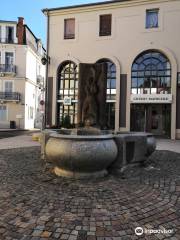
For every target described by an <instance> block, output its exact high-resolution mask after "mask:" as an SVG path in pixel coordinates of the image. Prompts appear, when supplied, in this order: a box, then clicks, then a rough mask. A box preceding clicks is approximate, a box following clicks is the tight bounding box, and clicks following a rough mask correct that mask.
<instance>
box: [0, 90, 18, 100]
mask: <svg viewBox="0 0 180 240" xmlns="http://www.w3.org/2000/svg"><path fill="white" fill-rule="evenodd" d="M0 100H1V101H2V100H4V101H20V100H21V94H20V93H18V92H0Z"/></svg>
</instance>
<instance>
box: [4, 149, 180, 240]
mask: <svg viewBox="0 0 180 240" xmlns="http://www.w3.org/2000/svg"><path fill="white" fill-rule="evenodd" d="M179 173H180V155H179V154H177V153H172V152H168V151H163V152H162V151H156V152H155V153H154V154H153V155H152V157H151V159H150V160H149V161H148V162H147V163H146V164H145V165H144V166H141V167H131V168H128V169H127V170H126V171H125V173H124V175H121V176H120V175H109V176H108V177H106V178H103V179H99V180H92V179H91V180H84V181H82V180H81V181H80V180H67V179H63V178H57V177H55V176H54V175H53V174H52V173H51V172H50V169H48V170H45V168H44V165H43V164H42V162H41V161H40V149H39V147H30V148H21V149H10V150H1V151H0V239H1V240H12V239H13V240H16V239H18V240H19V239H21V240H28V239H31V240H39V239H41V240H43V239H49V240H52V239H63V240H66V239H68V240H121V239H122V240H128V239H148V240H149V239H150V240H151V239H172V240H179V239H180V221H179V220H180V219H179V217H180V177H179ZM136 227H143V228H144V230H145V229H160V230H163V229H164V228H165V229H166V230H169V229H170V230H173V232H172V233H171V234H169V235H168V234H162V233H159V234H143V235H141V236H136V235H135V233H134V229H135V228H136Z"/></svg>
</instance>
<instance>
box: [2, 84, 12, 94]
mask: <svg viewBox="0 0 180 240" xmlns="http://www.w3.org/2000/svg"><path fill="white" fill-rule="evenodd" d="M4 91H5V92H6V93H10V92H13V81H5V83H4Z"/></svg>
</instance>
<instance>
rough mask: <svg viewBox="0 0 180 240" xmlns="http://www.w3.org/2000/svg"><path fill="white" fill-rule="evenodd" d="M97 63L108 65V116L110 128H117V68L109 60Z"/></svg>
mask: <svg viewBox="0 0 180 240" xmlns="http://www.w3.org/2000/svg"><path fill="white" fill-rule="evenodd" d="M97 63H106V64H107V95H106V96H107V97H106V103H107V104H106V114H107V120H108V122H107V125H108V128H110V129H114V128H115V102H116V66H115V64H114V63H113V62H112V61H110V60H109V59H106V58H103V59H100V60H98V61H97Z"/></svg>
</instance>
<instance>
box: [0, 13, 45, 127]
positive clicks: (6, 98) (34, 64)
mask: <svg viewBox="0 0 180 240" xmlns="http://www.w3.org/2000/svg"><path fill="white" fill-rule="evenodd" d="M44 54H45V50H44V48H43V46H42V43H41V40H40V39H37V38H36V37H35V36H34V34H33V33H32V31H31V30H30V29H29V27H28V26H27V25H25V24H24V19H23V18H22V17H20V18H18V22H16V21H0V128H10V127H11V128H21V129H32V128H34V127H40V126H41V119H40V118H41V114H40V111H41V107H40V106H39V102H40V100H41V99H43V97H44V96H43V95H44V94H43V92H42V90H43V88H44V79H45V67H44V66H43V65H42V63H41V58H42V56H44Z"/></svg>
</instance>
